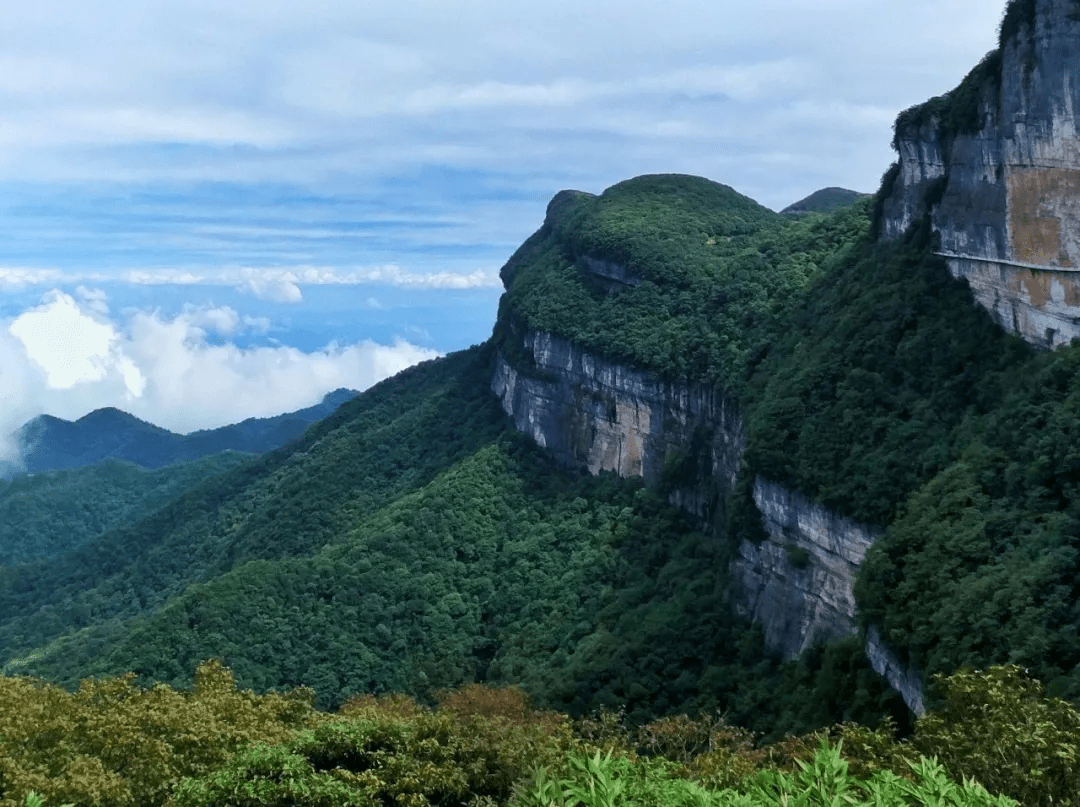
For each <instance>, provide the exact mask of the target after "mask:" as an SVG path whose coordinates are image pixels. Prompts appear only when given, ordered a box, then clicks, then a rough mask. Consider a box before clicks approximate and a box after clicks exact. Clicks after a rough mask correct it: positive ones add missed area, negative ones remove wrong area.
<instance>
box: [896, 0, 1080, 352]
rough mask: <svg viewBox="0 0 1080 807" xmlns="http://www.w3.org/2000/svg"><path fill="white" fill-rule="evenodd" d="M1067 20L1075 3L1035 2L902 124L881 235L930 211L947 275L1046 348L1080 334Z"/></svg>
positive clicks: (1078, 173) (1077, 92) (1078, 152)
mask: <svg viewBox="0 0 1080 807" xmlns="http://www.w3.org/2000/svg"><path fill="white" fill-rule="evenodd" d="M1018 8H1019V7H1018ZM1077 12H1078V7H1077V3H1076V0H1035V2H1034V15H1033V17H1031V18H1030V19H1019V15H1018V20H1019V22H1018V24H1017V26H1016V29H1015V31H1013V32H1012V35H1011V37H1010V38H1009V39H1008V40H1007V41H1005V42H1004V44H1003V47H1002V48H1001V49H1000V50H999V51H998V52H996V53H993V54H991V55H990V56H988V58H987V60H986V61H984V63H983V64H982V65H981V66H980V67H979V68H978V69H976V71H974V72H973V73H972V75H971V76H969V78H968V79H967V80H965V83H964V85H962V86H961V87H960V88H958V89H957V90H956V91H954V92H953V93H952V94H950V95H949V96H946V97H944V98H943V99H935V101H932V102H930V103H928V104H927V105H925V106H924V107H922V108H920V109H916V110H911V111H909V112H907V113H905V114H903V115H901V117H900V119H899V120H898V121H897V132H896V141H895V143H894V145H895V146H896V148H897V150H898V152H899V173H898V175H897V176H896V179H895V182H894V183H893V185H892V187H891V189H890V188H886V190H887V191H888V195H887V197H886V198H885V200H884V207H883V217H882V220H881V225H880V227H881V230H880V232H881V235H882V236H884V237H896V236H898V235H900V234H902V233H903V232H904V231H905V230H906V229H907V228H908V227H909V226H910V225H911V224H912V222H914V221H915V220H916V219H918V218H919V217H921V216H922V215H923V214H924V213H925V212H927V211H928V212H929V213H930V219H931V223H932V225H933V228H934V230H935V231H936V232H937V233H939V234H940V236H941V246H940V251H941V254H942V255H943V256H945V257H946V259H947V261H948V264H949V268H950V270H951V272H952V273H953V275H955V276H957V277H963V278H966V279H967V280H968V282H969V284H970V285H971V288H972V291H973V293H974V296H975V299H976V300H977V301H978V302H979V303H980V304H981V305H982V306H984V307H985V308H986V309H987V310H989V311H990V312H991V314H992V315H993V316H994V317H995V319H996V320H997V322H998V323H999V324H1000V325H1001V326H1002V327H1003V328H1005V329H1006V330H1009V331H1014V332H1016V333H1019V334H1020V335H1022V336H1023V337H1024V338H1025V339H1027V340H1028V341H1029V342H1032V343H1034V344H1037V345H1040V346H1045V347H1057V346H1058V345H1062V344H1067V343H1068V342H1069V341H1070V340H1071V339H1073V338H1074V337H1077V336H1080V136H1078V130H1080V60H1078V59H1077V55H1078V54H1080V14H1078V13H1077Z"/></svg>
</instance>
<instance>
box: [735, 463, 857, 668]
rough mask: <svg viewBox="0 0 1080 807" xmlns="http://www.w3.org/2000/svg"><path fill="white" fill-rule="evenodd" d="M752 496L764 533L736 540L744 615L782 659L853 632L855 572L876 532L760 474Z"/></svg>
mask: <svg viewBox="0 0 1080 807" xmlns="http://www.w3.org/2000/svg"><path fill="white" fill-rule="evenodd" d="M754 502H755V503H756V504H757V506H758V510H760V511H761V515H762V520H763V522H764V525H765V531H766V532H767V533H768V536H769V538H768V540H766V541H762V542H761V543H760V544H754V543H750V542H749V541H743V542H742V544H741V545H740V547H739V557H738V558H737V559H736V561H735V564H734V569H733V571H734V573H735V575H736V576H737V579H738V580H739V581H740V582H741V584H742V590H743V592H744V598H743V601H742V602H741V603H739V607H740V610H741V611H742V612H743V614H744V615H746V616H749V617H750V618H751V619H753V620H754V621H755V622H757V623H759V624H760V625H761V626H762V629H763V630H764V631H765V641H766V642H767V643H768V644H769V646H771V647H776V648H781V649H782V650H783V652H784V655H785V656H786V657H787V658H796V657H797V656H798V655H799V654H800V653H802V651H803V650H805V649H806V648H808V647H810V646H811V645H813V644H816V643H819V642H822V641H825V640H827V639H835V638H838V637H840V636H846V635H848V634H851V633H854V632H855V630H856V626H855V592H854V587H855V575H856V574H857V573H858V571H859V566H860V564H861V563H862V560H863V557H864V556H865V555H866V550H868V549H869V548H870V545H871V544H872V543H873V542H874V539H875V538H876V537H877V536H876V535H875V534H874V533H872V532H871V531H870V530H868V529H867V528H865V527H863V526H860V525H859V524H856V523H854V522H852V521H849V520H848V519H844V518H840V517H838V516H836V515H835V514H833V513H830V512H829V511H828V510H826V509H825V508H823V507H821V506H819V505H816V504H814V503H813V502H811V501H809V500H808V499H806V498H805V497H804V496H802V495H800V494H799V493H796V492H794V491H791V490H788V489H787V488H784V487H783V486H781V485H777V484H773V483H771V482H769V481H767V480H765V479H762V478H761V477H758V478H757V479H756V480H755V483H754Z"/></svg>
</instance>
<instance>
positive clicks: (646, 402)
mask: <svg viewBox="0 0 1080 807" xmlns="http://www.w3.org/2000/svg"><path fill="white" fill-rule="evenodd" d="M523 341H524V345H523V347H524V349H525V352H526V355H527V356H528V357H530V358H531V361H530V362H529V367H528V368H517V367H514V366H512V364H511V363H510V362H509V361H507V359H506V358H505V357H503V356H501V355H500V357H499V359H498V361H497V365H496V369H495V373H494V377H493V379H492V384H491V387H492V390H493V391H494V393H495V394H496V395H497V396H499V398H500V400H501V401H502V405H503V409H504V410H505V411H506V413H507V414H508V415H509V416H510V417H511V419H512V420H513V422H514V424H515V426H516V427H517V429H518V430H519V431H521V432H523V433H525V434H527V435H529V436H530V437H531V438H532V439H533V440H534V441H535V442H536V443H537V444H538V445H540V446H542V447H544V448H546V449H547V450H548V451H550V452H551V453H552V454H553V455H554V456H555V457H557V458H558V459H560V460H561V461H563V462H565V463H567V464H570V465H576V466H579V467H585V468H587V469H588V470H589V471H590V472H591V473H594V474H595V473H599V472H600V471H613V472H615V473H618V474H619V475H620V476H623V477H634V476H637V477H642V478H643V479H644V480H645V481H646V482H650V483H657V482H661V481H663V482H665V486H666V487H667V488H668V489H669V490H671V497H672V500H673V501H674V502H675V503H676V504H678V505H680V506H682V507H684V508H685V509H687V510H689V511H690V512H692V513H694V514H695V515H696V516H698V517H699V518H701V519H702V520H703V522H704V523H705V524H706V525H708V524H710V523H712V522H714V519H715V516H716V515H717V512H718V508H719V507H720V506H721V503H722V502H723V500H724V496H725V494H726V493H728V492H729V491H730V490H731V488H732V486H733V485H734V484H735V481H736V477H737V476H738V473H739V468H740V463H741V458H742V453H743V451H744V450H745V447H746V440H745V437H744V435H743V428H742V421H741V418H740V417H739V414H738V412H737V410H736V408H735V406H734V405H733V403H732V402H731V401H730V400H729V399H728V398H727V397H726V396H725V395H724V393H723V392H722V391H721V390H718V389H716V388H710V387H704V386H700V385H688V384H677V383H672V382H670V381H665V380H663V379H660V378H658V377H657V376H655V375H653V374H651V373H646V372H641V371H637V370H632V369H629V368H626V367H623V366H621V365H619V364H616V363H612V362H608V361H605V360H602V359H599V358H596V357H594V356H590V355H589V354H588V353H585V352H584V351H582V350H580V349H579V348H577V347H576V346H575V345H573V344H571V343H569V342H567V341H565V340H563V339H559V338H557V337H555V336H553V335H551V334H547V333H527V334H525V335H524V337H523ZM688 461H690V462H692V463H693V465H694V474H693V478H691V479H685V478H683V477H681V475H680V473H679V466H680V465H681V464H682V463H685V462H688ZM754 501H755V503H756V504H757V506H758V509H759V510H760V512H761V514H762V523H763V526H764V528H765V532H766V534H767V538H766V539H765V540H763V541H762V542H760V543H751V542H749V541H743V542H742V543H741V545H740V547H739V550H738V554H737V556H736V558H735V560H734V562H733V567H732V574H733V576H734V578H735V580H736V581H737V582H738V583H739V590H740V595H739V599H738V601H737V602H736V603H735V605H736V608H737V609H738V610H739V611H740V612H741V613H743V614H744V615H746V616H748V617H750V618H751V619H753V620H754V621H756V622H758V623H759V624H761V626H762V628H763V630H764V633H765V638H766V641H767V642H768V644H769V645H770V646H771V647H773V648H774V649H776V650H778V651H779V652H781V653H782V654H783V655H784V656H785V657H786V658H795V657H797V656H798V655H799V654H800V653H801V652H802V651H803V650H804V649H806V648H807V647H809V646H810V645H812V644H814V643H815V642H820V641H825V640H828V639H833V638H837V637H841V636H845V635H849V634H852V633H854V632H855V631H856V623H855V596H854V583H855V575H856V573H857V571H858V568H859V564H860V563H861V562H862V559H863V556H864V555H865V554H866V551H867V549H868V548H869V547H870V545H871V543H872V542H873V540H874V538H875V537H876V536H875V535H874V534H873V533H872V532H871V531H870V530H868V529H867V528H865V527H862V526H860V525H858V524H855V523H854V522H851V521H849V520H847V519H843V518H839V517H838V516H836V515H834V514H832V513H830V512H829V511H827V510H825V509H824V508H822V507H820V506H818V505H816V504H814V503H813V502H811V501H809V500H808V499H806V498H805V497H803V496H801V495H800V494H798V493H796V492H794V491H790V490H787V489H785V488H784V487H782V486H780V485H776V484H773V483H770V482H769V481H767V480H765V479H761V478H758V479H757V480H756V481H755V484H754ZM875 635H876V634H875ZM874 651H875V655H874V656H872V657H871V660H873V658H879V659H889V660H891V659H892V656H891V654H889V652H888V650H887V648H885V647H884V646H883V645H882V644H881V643H880V640H878V641H877V644H876V645H875V646H874ZM890 663H891V666H889V664H886V663H880V664H875V668H877V669H878V672H879V673H881V674H883V675H885V676H886V678H887V680H889V681H890V683H891V684H893V686H894V688H896V689H897V691H899V692H900V693H901V694H902V695H904V696H905V700H907V702H908V705H909V706H910V707H911V708H913V709H918V708H921V692H920V691H919V681H918V675H917V674H912V673H909V672H908V671H905V670H903V669H902V668H900V666H899V665H898V664H897V663H896V662H895V661H891V662H890Z"/></svg>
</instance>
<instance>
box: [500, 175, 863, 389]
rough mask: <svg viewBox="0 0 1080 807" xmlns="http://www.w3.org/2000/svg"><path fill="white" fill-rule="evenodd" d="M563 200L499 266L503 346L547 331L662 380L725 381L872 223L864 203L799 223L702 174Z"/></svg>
mask: <svg viewBox="0 0 1080 807" xmlns="http://www.w3.org/2000/svg"><path fill="white" fill-rule="evenodd" d="M556 201H557V204H553V206H552V208H551V210H550V211H549V214H548V218H547V221H546V222H545V224H544V226H543V228H541V229H540V231H538V232H537V233H536V234H535V235H533V236H532V237H531V238H530V239H529V240H528V241H526V242H525V244H524V245H523V246H522V247H521V248H520V249H519V250H518V251H517V252H516V253H515V254H514V255H513V257H511V258H510V260H509V261H508V262H507V264H506V266H505V267H504V269H503V272H502V275H503V278H504V280H505V281H506V283H507V293H506V295H505V297H504V299H503V301H502V304H501V306H500V314H499V326H498V328H497V331H496V341H497V342H498V343H499V344H500V346H501V347H502V348H503V349H504V350H505V352H506V353H507V355H508V358H510V359H511V360H512V359H513V358H514V356H515V351H516V349H517V345H516V344H513V343H511V342H512V341H520V333H521V328H525V329H528V330H531V331H550V332H553V333H557V334H559V335H560V336H563V337H565V338H567V339H570V340H571V341H573V342H574V343H575V344H577V345H579V346H581V347H582V348H583V349H585V350H587V351H589V352H591V353H593V354H595V355H599V356H604V357H606V358H609V359H612V360H616V361H623V362H628V363H632V364H634V365H635V366H637V367H641V368H643V369H648V370H653V371H655V372H657V373H659V374H660V375H663V376H665V377H668V378H681V379H690V380H695V381H705V382H708V383H717V382H718V383H721V384H723V385H726V386H731V387H738V385H739V384H741V383H742V380H743V379H744V378H745V375H746V368H747V367H748V365H749V364H750V363H751V361H752V360H753V359H754V357H755V355H757V354H759V353H760V352H761V351H762V350H763V349H764V348H765V346H766V345H767V344H768V343H769V341H770V340H771V339H772V337H773V335H774V333H775V331H776V329H777V328H778V327H782V326H781V324H780V323H782V322H783V321H784V320H785V318H786V316H787V314H788V312H789V311H790V309H791V307H792V306H793V305H794V304H795V303H796V302H797V301H798V300H800V299H801V296H802V294H803V292H804V291H805V289H806V287H807V284H808V283H809V282H810V281H811V280H812V279H813V278H814V277H816V276H817V275H818V274H819V273H820V272H822V271H824V269H825V267H826V266H827V265H830V264H831V263H833V262H836V261H839V260H841V259H842V257H843V255H844V253H845V250H846V249H847V248H849V247H850V246H851V245H852V244H853V243H854V242H855V241H857V240H858V238H859V237H861V236H862V235H863V233H864V232H865V231H866V227H867V218H866V216H867V205H866V204H858V205H855V206H853V207H851V208H849V209H847V210H844V211H842V212H840V213H837V214H834V215H831V216H825V215H821V214H810V215H807V216H804V217H798V218H791V217H786V216H780V215H778V214H776V213H773V212H771V211H769V210H767V209H765V208H763V207H761V206H760V205H758V204H757V203H755V202H753V201H751V200H750V199H747V198H746V197H744V196H741V195H739V194H737V193H735V192H734V191H733V190H731V189H730V188H728V187H726V186H724V185H719V184H717V183H714V182H709V181H708V180H705V179H701V178H698V177H683V176H656V177H652V176H649V177H639V178H638V179H635V180H630V181H628V182H624V183H620V184H618V185H615V186H613V187H612V188H609V189H608V190H607V191H605V192H604V193H603V194H601V195H600V196H591V195H588V194H570V195H566V196H563V195H560V197H557V200H556ZM596 262H608V263H610V264H614V265H615V266H617V267H619V270H620V271H621V273H622V274H623V275H625V278H626V280H624V281H622V282H620V281H612V280H610V279H608V278H607V277H605V276H604V275H603V274H602V273H598V271H597V268H596ZM608 274H611V273H610V272H609V273H608ZM511 334H513V336H511ZM521 369H527V367H522V368H521Z"/></svg>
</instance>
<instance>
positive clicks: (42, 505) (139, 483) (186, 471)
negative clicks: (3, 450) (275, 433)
mask: <svg viewBox="0 0 1080 807" xmlns="http://www.w3.org/2000/svg"><path fill="white" fill-rule="evenodd" d="M250 459H251V455H250V454H242V453H238V452H232V451H226V452H222V453H220V454H214V455H211V456H209V457H205V458H203V459H200V460H195V461H193V462H187V463H178V464H176V465H171V466H169V467H167V468H163V469H161V470H157V471H147V470H144V469H143V468H140V467H139V466H137V465H133V464H131V463H127V462H121V461H119V460H105V461H104V462H100V463H98V464H97V465H91V466H89V467H86V468H78V469H69V470H63V471H52V472H49V473H41V474H36V475H30V476H27V475H23V476H19V477H17V478H15V479H13V480H0V566H8V565H12V564H16V563H29V562H32V561H35V560H39V559H45V558H49V557H53V556H55V555H58V554H62V553H64V552H65V551H68V550H70V549H72V548H74V547H76V546H78V545H79V544H81V543H83V542H84V541H88V540H91V539H94V538H97V537H98V536H100V535H101V534H102V533H104V532H106V531H107V530H109V529H110V528H112V527H115V526H118V525H120V524H123V523H126V522H131V521H137V520H139V519H141V518H144V517H145V516H147V515H149V514H150V513H152V512H154V511H156V510H158V509H159V508H161V507H163V506H164V505H165V504H167V503H168V502H169V501H170V500H171V499H173V498H175V497H176V496H177V495H179V494H180V493H181V492H183V491H184V490H187V489H188V488H190V487H192V486H193V485H195V484H196V483H198V482H203V481H205V480H206V479H208V478H213V477H216V476H217V475H218V474H221V473H224V472H226V471H230V470H233V469H235V468H237V467H239V466H241V465H243V464H244V463H246V462H248V461H249V460H250Z"/></svg>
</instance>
